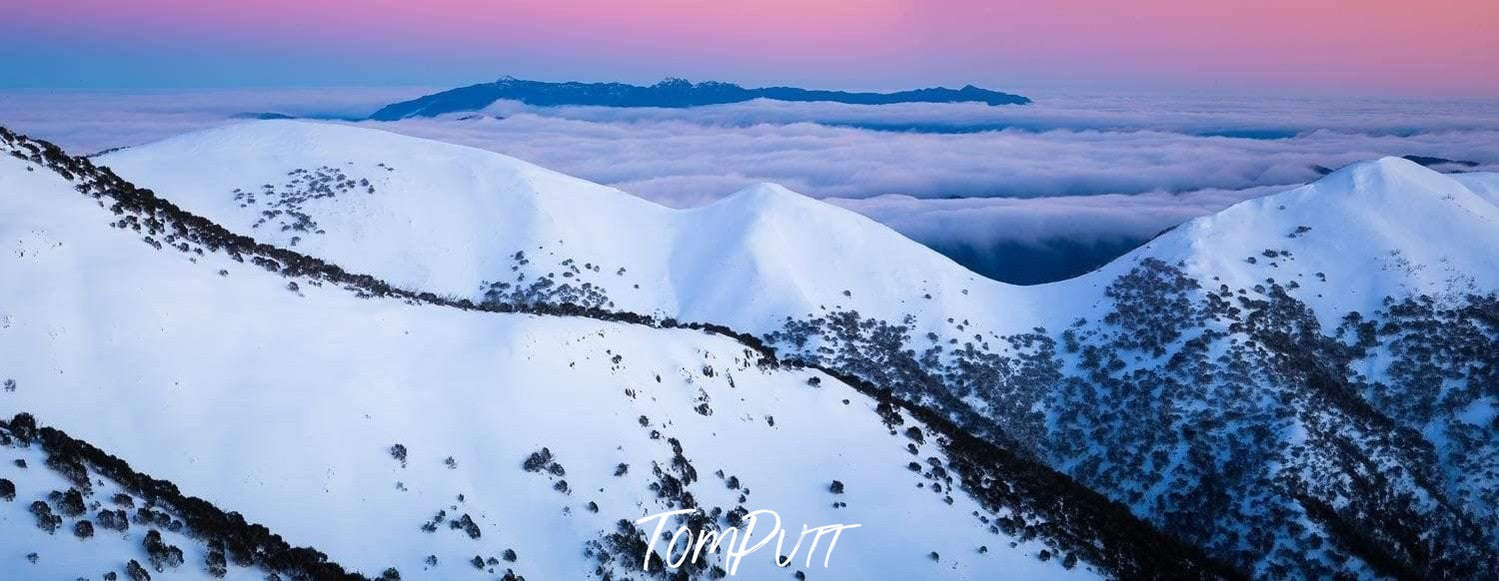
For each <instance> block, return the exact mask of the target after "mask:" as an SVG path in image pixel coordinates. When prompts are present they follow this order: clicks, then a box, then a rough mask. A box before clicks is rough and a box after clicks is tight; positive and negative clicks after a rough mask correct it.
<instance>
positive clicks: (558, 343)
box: [0, 134, 1211, 578]
mask: <svg viewBox="0 0 1499 581" xmlns="http://www.w3.org/2000/svg"><path fill="white" fill-rule="evenodd" d="M0 135H3V136H4V137H5V142H6V147H7V153H9V154H11V155H6V156H4V157H0V192H3V195H0V215H3V216H5V219H4V220H0V241H3V242H4V243H5V244H6V245H8V247H9V248H10V250H12V251H13V252H12V251H8V252H6V253H4V255H3V258H0V260H4V261H5V264H6V266H5V269H6V272H8V273H12V276H7V277H5V279H4V281H0V297H3V300H0V305H4V306H3V307H0V309H3V312H0V322H3V325H0V347H3V348H0V353H4V355H3V356H0V374H4V375H6V376H7V378H8V379H13V380H14V383H7V384H6V385H7V391H6V392H4V393H0V404H3V405H4V406H6V407H7V408H11V409H17V410H19V409H24V410H28V411H32V412H35V413H36V414H37V416H38V417H39V418H41V421H43V422H47V423H51V424H53V425H57V426H59V427H64V428H66V429H67V431H68V432H69V433H70V434H72V435H74V436H76V437H80V438H83V439H85V440H86V441H88V442H91V443H94V444H96V445H99V446H101V447H104V448H106V449H107V450H109V451H110V452H112V453H117V454H120V455H121V456H122V457H125V458H129V459H130V460H131V462H132V464H133V465H136V466H138V467H139V468H140V469H141V470H143V471H145V472H148V473H150V474H152V475H155V476H158V477H166V478H169V479H171V480H172V482H174V483H176V484H177V485H179V486H181V487H182V488H183V489H184V490H190V491H193V492H192V493H193V494H199V495H202V496H204V497H205V498H208V499H209V500H210V501H213V502H217V503H223V504H225V505H228V506H231V507H233V508H234V509H236V510H243V511H244V512H245V513H246V514H248V515H252V517H253V518H254V520H257V521H260V522H265V523H266V524H267V525H268V526H270V527H271V528H272V530H275V531H277V532H279V533H280V534H284V535H286V538H287V539H288V540H289V541H290V542H292V543H294V544H311V545H313V546H316V547H317V548H318V549H320V550H324V551H327V553H328V554H329V555H330V556H331V557H332V558H333V559H335V560H337V561H338V562H339V563H342V564H344V565H346V566H349V567H351V568H353V569H357V570H359V571H363V572H364V573H365V574H366V575H369V576H373V575H375V574H377V573H378V572H380V571H383V570H385V569H386V568H387V567H396V568H398V569H399V570H400V571H401V572H402V573H403V576H404V577H405V578H421V577H425V576H432V577H448V576H451V575H452V574H453V573H454V572H455V568H456V570H464V569H466V568H470V567H471V566H470V565H468V564H467V563H466V561H468V560H469V559H470V558H471V557H473V556H474V555H475V554H477V555H479V556H480V557H481V559H480V561H481V562H483V563H484V567H481V568H485V569H492V570H497V573H496V574H500V573H504V572H505V570H506V569H511V570H513V571H518V572H524V573H527V574H531V575H534V576H536V577H539V578H578V577H583V576H587V575H589V574H598V573H599V572H600V571H615V570H619V571H624V570H629V569H630V568H631V567H632V566H633V564H632V563H629V562H627V559H625V555H622V554H619V553H618V550H617V547H615V546H614V545H612V544H610V543H612V542H614V541H615V540H617V537H615V536H614V535H615V531H616V530H617V529H616V521H617V520H619V519H621V518H631V517H638V516H641V515H642V513H648V512H651V511H654V510H656V509H664V508H671V507H673V506H680V505H681V503H684V502H687V500H686V498H688V497H686V496H683V495H682V493H683V492H687V493H691V495H692V496H691V498H692V499H693V500H692V501H691V502H692V503H693V504H695V505H697V506H702V507H704V508H705V510H706V509H708V508H715V509H720V510H722V511H724V512H720V513H715V514H716V515H724V514H727V513H731V512H732V509H733V508H737V506H739V505H741V504H743V503H746V502H752V503H753V504H756V505H759V504H760V503H764V506H774V507H775V509H776V510H779V511H781V512H783V514H786V515H787V516H788V517H789V518H796V519H798V520H805V521H807V522H808V523H814V524H815V523H819V522H839V521H848V522H861V524H864V525H865V526H864V527H863V528H861V529H860V530H861V531H863V532H864V533H865V534H867V535H869V538H871V542H870V543H869V544H867V545H864V544H858V543H855V542H854V537H853V536H852V535H850V536H849V537H848V538H846V539H845V540H844V541H843V542H842V543H840V545H839V547H840V554H839V556H840V557H842V558H843V559H846V561H843V560H841V559H840V560H839V561H838V562H840V563H851V564H848V565H847V566H846V567H845V568H842V569H838V568H833V569H828V570H826V571H822V570H819V571H818V574H819V576H828V577H833V578H837V577H840V576H846V577H848V578H869V577H881V576H895V577H911V576H925V575H930V574H934V572H936V571H940V572H941V574H943V575H952V576H956V577H959V578H968V577H974V578H986V577H989V576H991V575H992V573H993V572H994V571H1010V572H1013V571H1021V572H1023V574H1025V575H1027V576H1040V577H1051V576H1069V575H1083V576H1089V575H1092V574H1096V573H1098V572H1102V571H1117V572H1119V573H1120V574H1126V573H1128V572H1129V571H1136V572H1145V571H1156V572H1160V571H1164V570H1177V569H1178V568H1186V570H1187V571H1188V572H1191V571H1193V568H1194V567H1198V566H1201V565H1199V564H1197V563H1194V562H1193V561H1192V559H1193V558H1194V557H1191V556H1190V552H1185V553H1173V552H1172V551H1170V550H1163V547H1171V546H1172V544H1171V543H1170V542H1169V541H1167V540H1165V539H1163V538H1160V537H1157V536H1156V533H1154V532H1153V531H1151V530H1150V529H1149V528H1147V527H1144V526H1142V525H1141V524H1140V523H1139V522H1138V521H1134V520H1133V519H1132V518H1130V517H1129V516H1128V515H1127V514H1124V513H1122V512H1120V511H1119V510H1118V509H1117V507H1113V506H1110V505H1107V504H1105V503H1102V502H1100V499H1098V498H1097V497H1096V496H1093V495H1090V494H1086V493H1085V492H1086V491H1081V490H1076V491H1075V492H1074V493H1068V494H1067V495H1065V496H1064V497H1062V498H1050V499H1044V498H1038V497H1037V495H1054V494H1056V490H1067V489H1068V487H1069V486H1071V485H1070V484H1068V483H1067V482H1066V481H1065V480H1060V481H1056V482H1052V481H1048V480H1047V478H1048V477H1047V476H1046V475H1047V474H1053V476H1052V478H1054V477H1055V476H1054V473H1050V471H1048V470H1046V469H1045V468H1044V467H1041V466H1038V465H1036V464H1035V463H1033V462H1030V461H1028V460H1025V459H1023V458H1021V457H1018V456H1013V455H1009V454H1006V453H1004V451H1002V450H997V449H993V448H985V447H984V446H985V445H984V444H982V443H978V442H971V441H968V440H970V439H967V438H965V437H964V435H963V434H962V433H961V432H958V431H954V429H953V428H952V427H951V426H944V425H943V424H942V419H941V417H940V416H936V415H930V414H928V416H927V417H929V418H930V420H921V419H918V418H920V417H921V412H919V410H910V411H905V412H904V413H903V410H901V409H900V408H899V407H898V406H897V407H891V406H890V404H888V403H881V402H877V401H875V400H873V399H871V398H870V397H868V396H867V395H866V394H865V393H864V392H861V391H859V390H856V389H854V388H853V386H850V385H848V384H845V383H843V382H841V381H839V380H837V379H836V378H835V377H832V376H829V375H826V374H823V373H820V372H815V371H806V370H800V369H795V368H778V367H777V366H776V365H774V361H773V360H768V359H767V358H766V357H765V356H764V355H762V354H761V353H758V352H757V351H756V349H755V348H754V346H753V345H746V344H744V343H740V342H737V341H735V340H733V338H731V337H725V336H711V335H704V334H702V333H698V332H696V331H689V330H667V329H659V328H653V326H648V325H640V324H624V323H614V322H607V321H601V320H597V319H584V318H574V317H566V318H559V317H529V316H519V315H503V314H498V313H492V312H481V311H476V310H465V309H462V308H439V307H438V306H436V305H434V304H431V303H436V304H437V305H442V304H449V303H444V302H442V301H440V300H438V299H436V298H435V297H434V298H432V299H426V298H423V297H424V295H422V294H420V293H416V292H406V291H401V290H399V289H394V288H390V287H388V286H386V285H383V284H382V283H380V282H379V281H378V280H375V279H373V278H369V277H364V276H363V275H359V274H348V273H347V272H344V271H342V270H341V269H337V268H336V267H334V266H332V265H329V264H326V263H320V262H318V261H316V260H315V259H310V258H307V257H304V256H299V255H297V254H295V253H292V252H288V251H285V250H283V249H276V248H274V247H268V246H264V245H259V244H257V243H255V242H254V241H253V240H248V239H243V238H239V237H236V235H235V234H233V233H230V232H227V231H223V230H222V229H220V228H218V226H217V225H215V224H213V223H211V222H207V221H205V220H202V219H201V218H198V217H196V216H193V215H191V214H187V213H183V212H181V211H180V210H177V209H175V207H174V206H171V205H170V204H169V203H166V202H165V201H162V200H159V199H156V198H154V197H152V196H151V195H150V194H149V193H148V192H144V191H140V190H136V189H135V188H134V187H133V186H131V185H129V184H127V183H124V182H120V181H118V180H117V179H114V178H113V177H112V176H111V175H110V174H109V173H108V172H107V171H103V170H99V169H97V168H94V167H92V166H91V165H90V164H88V163H87V162H86V161H85V160H80V159H77V158H67V157H66V156H63V155H62V154H61V153H60V152H57V151H55V150H53V149H49V148H47V147H45V146H39V144H37V143H35V142H30V141H27V140H24V139H23V138H16V137H14V136H12V135H9V134H0ZM110 226H113V227H110ZM142 238H145V241H143V240H142ZM340 273H341V274H340ZM339 287H347V288H339ZM351 290H352V291H354V292H349V291H351ZM361 295H363V296H361ZM379 295H383V296H387V297H391V298H394V299H404V300H391V298H370V297H372V296H379ZM452 306H457V307H461V306H462V305H461V304H456V303H455V304H452ZM622 320H628V318H622ZM226 333H232V336H228V337H226ZM814 380H815V381H814ZM10 386H15V389H13V390H12V389H10ZM896 416H904V417H903V418H901V419H900V420H897V419H895V418H896ZM268 418H275V420H274V421H273V422H272V421H269V420H268ZM897 426H898V427H899V429H897ZM809 434H817V437H815V438H810V439H809V437H808V435H809ZM964 442H967V443H964ZM395 444H400V450H401V452H400V454H396V453H395V452H394V451H395V450H396V446H395ZM965 446H967V447H972V446H978V448H973V449H977V450H980V451H983V452H984V453H983V454H981V455H975V454H973V452H972V451H971V450H970V448H965ZM542 449H546V450H548V452H547V455H548V456H553V457H555V458H556V459H557V460H556V462H557V463H558V464H559V468H558V469H557V470H552V469H551V468H550V467H549V466H547V467H546V470H545V471H544V473H542V474H533V473H529V472H527V471H525V470H524V469H522V467H521V464H522V462H521V461H522V460H523V459H525V458H527V457H528V455H530V454H533V453H538V452H539V451H541V450H542ZM291 450H295V451H296V452H295V453H292V452H290V451H291ZM766 459H773V461H766ZM408 463H409V465H408ZM561 464H565V465H566V467H565V470H564V469H562V468H561V466H560V465H561ZM621 465H624V466H626V468H625V469H624V470H623V471H621V469H620V466H621ZM912 466H914V468H913V467H912ZM205 467H208V469H205ZM652 467H655V468H658V469H660V471H656V470H652ZM710 471H711V472H712V474H711V475H710V474H709V473H710ZM720 471H721V472H720ZM668 477H670V478H668ZM731 477H732V479H731ZM1021 477H1023V478H1024V480H1020V479H1019V478H1021ZM822 480H827V482H822ZM834 480H837V481H838V482H839V483H840V484H839V485H836V486H830V483H831V482H832V481H834ZM17 482H20V480H17ZM730 482H733V483H736V484H732V485H731V484H729V483H730ZM991 487H993V490H992V491H990V490H989V489H990V488H991ZM750 489H753V490H754V493H753V496H751V492H750ZM595 490H597V492H594V491H595ZM964 491H971V493H970V492H964ZM19 493H20V494H21V495H23V496H21V497H20V498H25V499H28V500H31V499H37V498H43V499H44V498H47V491H46V490H42V489H40V488H35V487H27V488H24V489H22V490H20V491H19ZM1026 499H1035V501H1036V502H1034V504H1032V501H1031V500H1026ZM12 507H13V505H6V508H7V509H9V508H12ZM892 507H899V508H898V509H894V510H892ZM991 507H992V508H991ZM1088 507H1093V508H1096V509H1097V512H1094V513H1091V514H1090V513H1088V512H1087V511H1089V510H1092V509H1090V508H1088ZM1080 509H1081V511H1082V512H1079V511H1080ZM439 510H440V511H441V513H442V514H444V515H446V516H440V517H436V520H435V521H434V514H435V513H438V511H439ZM1059 510H1060V511H1062V512H1060V513H1059V512H1055V511H1059ZM1033 511H1034V512H1033ZM792 514H795V515H797V516H795V517H792V516H791V515H792ZM320 515H322V516H321V517H320ZM460 515H463V516H465V517H468V518H463V519H462V520H458V519H459V517H460ZM1041 515H1050V516H1049V517H1045V518H1041V519H1039V520H1035V519H1036V517H1038V516H1041ZM18 517H19V518H18ZM449 517H450V518H449ZM715 518H716V517H715ZM723 518H727V517H726V516H725V517H723ZM0 519H4V520H3V521H0V522H3V523H5V526H30V525H29V522H28V518H27V517H24V516H23V514H22V513H19V512H13V511H10V510H7V511H5V513H4V515H0ZM1017 519H1020V520H1017ZM330 521H331V523H336V526H335V525H333V524H331V523H330ZM426 522H437V523H438V524H439V525H442V526H441V527H438V530H436V531H433V532H430V533H429V532H424V531H423V529H422V527H421V526H419V525H421V524H423V523H426ZM449 522H457V523H461V526H459V527H452V528H451V530H450V529H449V528H443V527H446V526H447V525H448V523H449ZM913 522H915V523H922V524H923V526H921V527H912V526H911V523H913ZM469 523H472V525H473V527H474V528H471V527H470V524H469ZM68 524H69V526H72V525H73V524H74V523H71V522H70V523H68ZM1017 526H1018V527H1019V528H1014V527H1017ZM1028 527H1029V528H1028ZM470 530H478V531H480V534H478V535H475V534H473V533H471V532H469V531H470ZM1022 531H1023V532H1022ZM1095 531H1096V532H1095ZM1106 531H1113V532H1106ZM145 533H146V531H145V530H135V531H134V532H132V533H130V534H132V535H138V536H143V535H144V534H145ZM1033 535H1039V536H1033ZM138 536H135V537H129V538H128V539H127V540H128V541H129V542H128V543H126V544H125V545H124V546H126V547H129V546H132V545H133V546H139V542H138V538H139V537H138ZM7 538H22V537H7ZM25 538H32V537H25ZM40 538H44V539H46V542H45V543H41V544H44V545H45V547H44V548H43V549H42V550H40V551H39V550H37V549H36V548H35V547H32V548H29V549H28V548H26V547H22V546H20V545H12V544H4V543H0V548H4V549H5V551H6V552H5V553H4V554H3V555H0V557H4V558H6V559H7V560H6V561H5V563H4V564H3V565H0V567H5V568H6V569H5V570H10V568H11V567H15V566H17V565H19V566H20V567H23V569H19V570H21V571H26V572H27V573H26V574H27V575H31V574H33V573H36V574H38V575H42V576H76V575H78V574H89V575H92V574H94V572H95V570H96V569H108V568H115V567H123V566H124V563H125V562H126V557H127V556H125V555H119V554H116V553H114V552H106V551H98V550H95V548H96V546H95V545H89V544H86V543H87V542H88V541H87V540H83V541H78V540H75V539H70V538H66V537H61V538H59V537H56V536H53V535H48V536H46V537H40ZM175 538H176V537H172V538H169V539H168V541H169V542H180V541H177V540H173V539H175ZM944 539H946V540H944ZM1044 539H1072V541H1071V542H1073V543H1081V544H1074V545H1072V546H1075V547H1077V548H1078V549H1079V551H1081V552H1080V553H1079V554H1080V555H1081V557H1080V558H1081V562H1080V563H1079V562H1078V561H1077V560H1076V559H1077V558H1074V557H1070V555H1071V553H1070V552H1069V553H1067V554H1063V553H1061V552H1056V550H1055V549H1048V548H1044V547H1047V546H1048V545H1047V543H1050V542H1052V541H1050V540H1044ZM32 540H36V539H32ZM54 541H55V542H54ZM590 541H596V542H599V543H601V544H599V545H588V544H587V543H589V542H590ZM949 541H951V542H950V543H949ZM1011 542H1013V543H1014V546H1010V545H1009V543H1011ZM78 543H85V544H78ZM117 544H118V543H116V544H112V545H111V546H115V545H117ZM1090 547H1091V548H1090ZM1147 547H1148V549H1147ZM590 548H591V550H592V552H591V553H588V554H587V558H581V557H580V556H579V555H580V553H582V552H583V550H584V549H590ZM511 551H513V553H512V552H511ZM1042 551H1045V552H1044V553H1043V552H1042ZM27 552H38V553H41V555H40V558H39V559H38V560H37V561H36V562H35V563H30V564H27V563H28V561H27V560H26V559H23V558H22V557H23V556H24V554H25V553H27ZM12 553H15V554H12ZM186 553H187V554H189V555H193V554H198V553H197V552H195V551H193V550H191V549H189V550H188V551H186ZM907 553H909V554H907ZM513 554H519V555H520V557H519V560H513V559H512V558H511V555H513ZM1052 555H1055V556H1056V558H1055V559H1053V558H1051V556H1052ZM485 556H488V557H490V558H495V557H499V559H497V560H496V561H495V562H489V561H488V560H487V559H484V558H482V557H485ZM11 557H15V558H14V559H11ZM496 563H499V564H496ZM252 564H253V563H252ZM198 565H199V564H197V563H192V564H189V565H185V566H182V567H183V568H182V569H176V571H177V572H183V573H189V572H191V571H194V570H196V567H197V566H198ZM28 566H32V567H35V568H33V569H24V567H28ZM1208 566H1211V565H1208ZM190 567H191V568H190ZM601 567H602V569H600V568H601ZM1092 567H1105V568H1104V569H1102V571H1100V570H1098V569H1093V568H1092ZM1168 567H1169V568H1170V569H1167V568H1168ZM746 568H747V570H748V571H750V572H752V573H753V574H754V575H755V576H759V575H760V573H754V572H764V573H770V572H776V573H778V574H785V571H778V572H777V571H776V569H775V568H773V567H771V566H767V565H765V564H764V563H761V564H758V565H754V564H751V563H747V564H746ZM245 573H246V571H245V570H244V569H243V568H237V569H235V573H234V575H236V576H238V575H243V574H245ZM200 574H202V573H200Z"/></svg>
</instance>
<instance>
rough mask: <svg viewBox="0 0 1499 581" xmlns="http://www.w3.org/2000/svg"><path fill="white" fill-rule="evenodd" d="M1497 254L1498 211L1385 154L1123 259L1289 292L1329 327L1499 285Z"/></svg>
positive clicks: (1204, 221) (1450, 182)
mask: <svg viewBox="0 0 1499 581" xmlns="http://www.w3.org/2000/svg"><path fill="white" fill-rule="evenodd" d="M1469 179H1470V180H1472V181H1473V182H1474V183H1482V182H1484V178H1482V177H1481V176H1475V177H1472V178H1469ZM1496 247H1499V207H1496V206H1495V205H1494V204H1493V203H1491V202H1490V201H1488V200H1486V199H1485V198H1483V197H1480V196H1479V195H1477V194H1475V193H1474V192H1473V191H1471V190H1470V189H1469V188H1468V187H1467V186H1466V185H1464V182H1462V181H1459V180H1458V179H1454V178H1453V177H1452V176H1448V175H1444V174H1442V173H1439V172H1436V171H1433V170H1431V169H1428V168H1425V167H1422V166H1421V165H1419V164H1416V163H1413V162H1411V161H1408V160H1405V159H1401V158H1396V157H1387V158H1383V159H1378V160H1372V161H1365V162H1359V163H1355V164H1351V165H1349V166H1347V167H1344V168H1342V169H1340V170H1338V171H1336V172H1333V173H1332V174H1330V175H1328V176H1326V177H1324V178H1322V179H1321V180H1318V181H1317V182H1314V183H1312V184H1308V185H1306V186H1302V187H1300V188H1296V189H1293V190H1290V191H1287V192H1283V193H1280V194H1275V195H1271V196H1265V197H1263V198H1258V199H1254V200H1249V201H1246V202H1242V203H1240V204H1238V205H1235V206H1233V207H1231V208H1228V209H1227V210H1224V211H1222V212H1220V213H1218V214H1214V215H1211V216H1205V217H1202V218H1198V219H1196V220H1193V221H1191V222H1188V223H1187V224H1185V225H1183V226H1182V227H1179V228H1176V229H1175V230H1172V231H1171V232H1168V233H1167V234H1165V235H1163V236H1161V237H1160V238H1158V239H1156V240H1155V241H1153V242H1151V243H1150V244H1148V245H1146V246H1145V247H1144V248H1142V249H1141V250H1139V251H1136V252H1135V253H1133V254H1132V255H1131V256H1132V257H1134V258H1135V259H1138V258H1140V257H1146V256H1150V257H1156V258H1160V259H1162V260H1164V261H1166V262H1167V263H1171V264H1175V263H1177V262H1183V263H1185V264H1186V266H1187V268H1188V270H1189V272H1192V273H1194V274H1195V278H1198V279H1199V280H1204V281H1213V283H1214V284H1212V285H1210V286H1213V287H1216V286H1217V285H1218V284H1219V283H1222V284H1227V285H1229V286H1230V287H1235V286H1237V287H1239V288H1250V287H1254V286H1255V285H1261V284H1268V283H1267V281H1278V282H1280V283H1281V284H1291V283H1294V284H1291V289H1292V291H1293V294H1295V295H1296V296H1297V297H1298V298H1300V299H1301V300H1303V301H1305V302H1307V304H1308V305H1309V306H1311V307H1312V308H1313V310H1315V311H1316V312H1317V313H1318V315H1319V316H1320V317H1321V318H1322V320H1323V322H1324V323H1329V322H1332V321H1334V320H1336V318H1337V317H1341V316H1342V315H1343V314H1346V313H1347V312H1348V311H1364V312H1368V311H1372V310H1373V309H1374V308H1377V307H1378V306H1379V304H1380V302H1381V301H1382V300H1383V298H1384V297H1386V296H1403V295H1406V294H1430V295H1433V296H1454V295H1456V296H1460V295H1463V294H1465V293H1469V292H1475V291H1479V290H1482V289H1493V288H1499V254H1496V253H1494V252H1492V251H1490V250H1487V249H1492V248H1496ZM1133 263H1134V261H1133V260H1130V259H1129V258H1126V259H1124V260H1121V261H1120V262H1119V264H1117V265H1115V266H1114V267H1113V268H1105V269H1104V271H1105V272H1108V273H1109V274H1117V273H1118V272H1120V271H1121V269H1123V268H1127V265H1129V264H1133Z"/></svg>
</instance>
